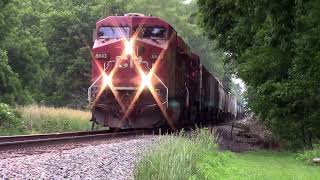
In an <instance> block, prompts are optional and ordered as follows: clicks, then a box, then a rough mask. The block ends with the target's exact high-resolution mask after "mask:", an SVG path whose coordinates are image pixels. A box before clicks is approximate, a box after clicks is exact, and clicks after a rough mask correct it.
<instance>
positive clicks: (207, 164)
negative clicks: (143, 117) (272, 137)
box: [135, 130, 320, 180]
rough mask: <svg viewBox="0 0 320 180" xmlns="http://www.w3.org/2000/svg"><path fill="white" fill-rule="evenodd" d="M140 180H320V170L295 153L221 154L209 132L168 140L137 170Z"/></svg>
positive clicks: (224, 152) (165, 139) (160, 143)
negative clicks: (300, 158) (189, 137)
mask: <svg viewBox="0 0 320 180" xmlns="http://www.w3.org/2000/svg"><path fill="white" fill-rule="evenodd" d="M135 178H136V179H139V180H140V179H141V180H144V179H159V180H162V179H163V180H167V179H178V180H180V179H181V180H182V179H183V180H184V179H189V180H193V179H219V180H220V179H226V180H229V179H230V180H232V179H234V180H241V179H254V180H255V179H263V180H264V179H266V180H267V179H268V180H269V179H270V180H273V179H284V180H286V179H288V180H289V179H290V180H291V179H298V180H300V179H301V180H302V179H303V180H304V179H306V180H309V179H310V180H312V179H319V178H320V167H316V166H311V165H308V164H306V163H304V162H303V161H301V160H298V159H297V155H296V154H295V153H289V152H273V151H257V152H247V153H244V154H234V153H231V152H228V151H223V152H221V151H219V150H218V148H217V146H216V143H215V139H214V138H213V135H212V134H211V133H210V132H209V131H208V130H198V131H197V132H196V133H194V135H193V136H192V138H191V139H187V138H184V137H183V136H181V135H180V136H178V137H174V136H166V137H164V138H162V139H161V140H160V142H159V144H158V145H157V147H156V148H154V149H152V150H150V151H148V152H147V153H146V154H145V155H144V156H143V158H142V159H141V161H140V162H139V163H138V165H137V168H136V170H135Z"/></svg>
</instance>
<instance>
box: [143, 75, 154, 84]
mask: <svg viewBox="0 0 320 180" xmlns="http://www.w3.org/2000/svg"><path fill="white" fill-rule="evenodd" d="M151 85H152V84H151V75H150V74H148V75H145V74H141V86H143V87H145V86H148V87H149V86H151Z"/></svg>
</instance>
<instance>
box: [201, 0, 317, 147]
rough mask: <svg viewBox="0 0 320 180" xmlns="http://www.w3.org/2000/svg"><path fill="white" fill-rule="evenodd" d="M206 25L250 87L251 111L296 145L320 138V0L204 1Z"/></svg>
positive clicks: (307, 143) (308, 144)
mask: <svg viewBox="0 0 320 180" xmlns="http://www.w3.org/2000/svg"><path fill="white" fill-rule="evenodd" d="M198 5H199V8H200V12H201V19H202V22H203V23H202V25H203V27H204V28H205V29H206V30H207V32H208V34H209V36H210V38H212V39H215V40H217V41H218V45H219V47H220V48H222V49H223V50H224V51H225V52H226V53H227V54H228V59H227V61H228V63H229V64H231V66H232V67H233V71H234V73H235V74H237V75H238V76H239V77H241V78H242V79H243V80H244V81H245V83H246V84H247V88H248V91H247V95H246V98H247V101H248V105H249V107H250V108H251V109H252V110H253V111H254V112H255V113H256V114H257V115H259V117H260V119H261V120H263V121H264V122H265V123H266V124H267V125H268V127H270V129H271V130H272V131H273V132H274V133H275V135H277V137H278V138H280V139H281V140H283V142H284V143H286V144H287V145H290V146H291V147H301V146H303V145H307V146H311V145H312V143H314V142H315V141H316V139H317V138H318V139H319V138H320V106H319V105H320V38H319V37H320V1H318V0H308V1H303V0H298V1H297V0H281V1H277V0H269V1H265V0H258V1H257V0H247V1H237V0H231V1H224V0H199V2H198Z"/></svg>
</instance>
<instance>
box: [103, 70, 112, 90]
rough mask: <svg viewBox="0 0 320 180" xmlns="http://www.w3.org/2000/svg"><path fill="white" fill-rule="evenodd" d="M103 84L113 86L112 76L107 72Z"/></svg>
mask: <svg viewBox="0 0 320 180" xmlns="http://www.w3.org/2000/svg"><path fill="white" fill-rule="evenodd" d="M102 78H103V81H102V82H103V84H102V86H103V87H106V86H112V79H111V77H110V76H108V75H107V74H105V73H103V77H102Z"/></svg>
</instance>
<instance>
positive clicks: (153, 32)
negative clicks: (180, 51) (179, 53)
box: [138, 27, 167, 39]
mask: <svg viewBox="0 0 320 180" xmlns="http://www.w3.org/2000/svg"><path fill="white" fill-rule="evenodd" d="M166 35H167V30H166V29H165V28H163V27H142V28H140V31H139V33H138V37H140V38H151V39H164V38H166Z"/></svg>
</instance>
